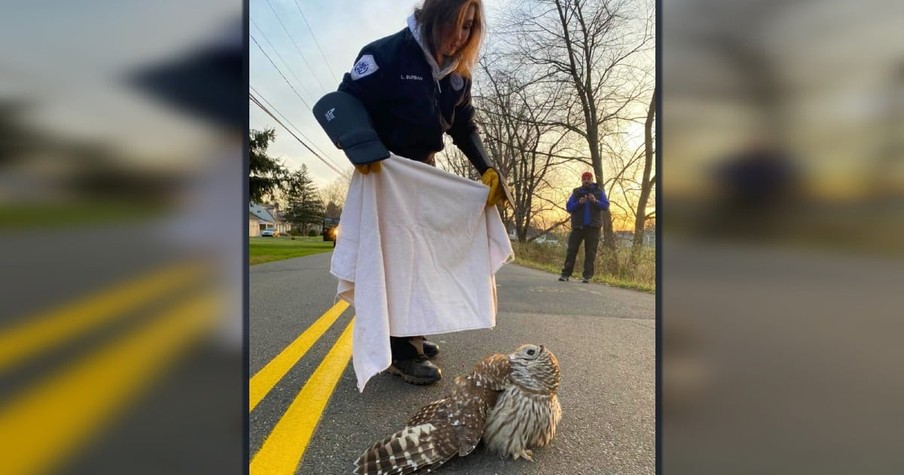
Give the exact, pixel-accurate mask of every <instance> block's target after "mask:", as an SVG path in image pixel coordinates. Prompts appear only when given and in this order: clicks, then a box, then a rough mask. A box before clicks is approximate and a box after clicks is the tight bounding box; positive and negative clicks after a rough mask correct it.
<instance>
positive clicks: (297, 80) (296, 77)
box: [251, 18, 316, 98]
mask: <svg viewBox="0 0 904 475" xmlns="http://www.w3.org/2000/svg"><path fill="white" fill-rule="evenodd" d="M251 23H252V24H253V25H254V26H255V27H257V30H258V31H259V32H260V34H261V36H262V37H263V38H264V41H266V42H267V44H268V45H270V49H272V50H273V52H274V53H276V56H277V57H278V58H279V59H280V60H281V61H282V62H283V64H284V65H285V66H286V67H287V68H288V69H289V72H290V73H292V77H294V78H295V81H296V82H297V84H298V85H299V86H301V89H302V90H303V91H304V92H305V94H307V95H308V97H312V98H313V97H316V96H314V94H311V91H308V89H307V88H306V87H304V83H303V82H302V81H301V79H299V78H298V75H297V74H295V70H294V69H292V65H291V64H289V62H288V61H286V59H285V58H283V57H282V55H281V54H279V50H278V49H276V47H275V46H273V43H271V42H270V39H269V38H267V34H266V33H265V32H264V29H263V28H261V27H260V26H259V25H258V24H257V22H256V21H254V18H251Z"/></svg>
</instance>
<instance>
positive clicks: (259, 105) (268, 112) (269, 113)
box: [248, 92, 342, 176]
mask: <svg viewBox="0 0 904 475" xmlns="http://www.w3.org/2000/svg"><path fill="white" fill-rule="evenodd" d="M248 97H250V98H251V102H253V103H254V104H255V105H256V106H258V107H260V108H261V110H263V111H264V112H266V113H267V115H269V116H270V117H271V118H273V120H275V121H276V123H277V124H279V125H281V126H282V128H284V129H286V132H288V133H289V134H290V135H292V137H295V140H297V141H298V143H300V144H302V145H304V147H305V148H306V149H308V150H309V151H310V152H311V153H313V154H314V156H315V157H317V158H319V159H320V161H322V162H323V163H324V164H325V165H326V166H328V167H330V169H332V170H333V171H334V172H336V173H337V174H338V175H340V176H341V175H342V171H341V170H339V169H338V168H336V167H335V166H334V165H333V164H332V163H330V162H328V161H327V160H326V159H325V158H323V157H321V156H320V154H318V153H317V152H315V151H314V149H312V148H311V147H309V146H308V144H306V143H304V141H303V140H301V139H300V138H298V136H297V135H295V133H294V132H292V131H291V130H290V129H289V128H288V127H286V125H285V124H283V123H282V121H280V120H279V119H277V118H276V116H275V115H273V113H272V112H270V109H268V108H267V106H265V105H263V104H261V103H260V101H259V100H258V99H257V98H256V97H254V95H253V94H251V93H250V92H249V93H248Z"/></svg>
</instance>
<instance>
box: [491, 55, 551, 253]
mask: <svg viewBox="0 0 904 475" xmlns="http://www.w3.org/2000/svg"><path fill="white" fill-rule="evenodd" d="M481 73H482V75H481V79H482V81H481V82H480V84H481V90H480V95H479V96H478V97H477V98H476V103H477V105H478V120H479V122H480V124H481V127H482V130H483V135H484V137H485V138H486V140H485V142H486V145H487V150H488V153H489V154H490V155H491V156H492V158H493V160H494V162H495V164H496V166H497V167H499V169H500V170H501V171H502V172H503V174H504V175H505V176H506V178H507V179H508V181H509V182H510V183H511V190H512V194H513V198H514V203H511V205H512V207H511V210H506V211H505V212H504V214H503V219H504V220H506V222H507V223H508V224H509V225H511V226H513V227H514V231H515V234H516V236H517V237H518V240H519V241H522V242H523V241H525V240H526V239H527V231H528V229H529V228H530V227H531V225H532V224H533V221H534V219H535V217H536V216H538V215H540V214H542V213H545V212H547V211H551V210H555V209H561V207H562V205H561V204H559V203H557V202H554V201H550V200H549V199H548V198H547V196H548V193H545V191H546V190H548V189H550V188H551V185H550V181H549V180H550V176H551V175H552V172H553V171H554V170H555V168H556V167H557V166H558V165H559V164H561V163H562V162H563V161H564V158H562V156H561V153H562V151H563V149H564V147H565V146H566V145H567V141H566V135H567V131H564V130H563V129H561V128H559V127H556V126H554V125H550V124H549V122H550V118H551V117H552V116H553V114H554V113H555V111H556V110H557V108H559V107H560V104H561V102H562V100H563V98H562V96H563V94H562V88H561V87H557V85H556V84H555V83H549V82H545V81H544V78H543V75H542V74H529V72H527V71H521V70H520V68H519V67H518V65H517V64H513V63H512V62H510V61H506V60H505V59H504V58H503V57H500V56H493V55H489V54H488V55H485V56H484V57H483V59H482V60H481ZM547 231H548V230H547Z"/></svg>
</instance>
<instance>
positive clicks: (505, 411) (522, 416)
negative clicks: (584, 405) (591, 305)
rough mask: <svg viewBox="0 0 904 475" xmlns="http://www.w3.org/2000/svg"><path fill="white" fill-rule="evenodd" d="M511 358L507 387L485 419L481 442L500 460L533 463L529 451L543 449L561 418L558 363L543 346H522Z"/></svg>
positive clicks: (554, 432) (531, 453)
mask: <svg viewBox="0 0 904 475" xmlns="http://www.w3.org/2000/svg"><path fill="white" fill-rule="evenodd" d="M513 355H514V356H513V357H512V358H511V359H510V364H511V373H510V375H509V383H508V384H507V385H506V387H505V390H504V391H503V392H502V393H501V394H500V395H499V397H498V398H497V401H496V404H495V405H494V406H493V408H492V410H490V412H489V414H488V415H487V423H486V429H485V430H484V434H483V441H484V443H485V444H486V446H487V449H488V450H489V451H491V452H495V453H498V454H499V455H501V456H502V457H508V456H511V457H512V458H514V459H515V460H517V459H518V458H525V459H528V460H533V452H531V450H530V449H531V448H535V447H544V446H546V445H547V444H548V443H549V441H550V440H552V438H553V437H555V435H556V427H557V426H558V424H559V420H560V419H561V418H562V407H561V406H560V405H559V398H558V396H557V395H556V391H557V390H558V389H559V362H558V360H557V359H556V357H555V355H553V354H552V352H550V351H549V350H547V349H546V348H544V347H543V346H540V347H535V346H533V345H524V346H522V347H521V348H519V351H516V352H515V353H513Z"/></svg>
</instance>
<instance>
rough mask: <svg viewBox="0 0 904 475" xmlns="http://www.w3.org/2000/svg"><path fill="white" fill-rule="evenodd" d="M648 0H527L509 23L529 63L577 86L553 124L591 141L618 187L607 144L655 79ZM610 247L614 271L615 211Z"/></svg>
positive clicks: (608, 231)
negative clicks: (649, 59)
mask: <svg viewBox="0 0 904 475" xmlns="http://www.w3.org/2000/svg"><path fill="white" fill-rule="evenodd" d="M643 6H644V4H643V2H629V1H627V0H522V1H521V2H520V3H518V7H517V9H515V10H513V11H511V12H510V15H509V16H508V17H507V21H506V22H505V23H506V24H505V26H504V27H503V29H504V30H505V31H506V32H507V34H508V35H507V37H508V39H509V41H508V43H509V46H510V48H512V50H513V52H514V54H516V55H517V56H518V57H519V58H521V59H522V60H523V62H524V63H525V64H526V65H531V66H534V67H536V68H539V69H540V70H541V71H544V72H545V73H546V74H548V78H549V80H550V81H555V82H558V83H561V84H564V85H567V86H568V87H569V91H570V95H569V100H568V101H567V102H566V104H565V106H564V107H563V108H562V110H561V113H560V114H559V115H558V116H557V117H556V118H555V119H552V120H550V121H549V122H548V124H549V125H555V126H558V127H561V128H563V129H565V130H568V131H570V132H571V133H573V134H576V135H577V136H579V137H581V138H582V139H583V140H584V141H585V142H586V145H587V152H588V154H589V164H590V165H591V166H592V167H593V170H594V173H595V175H596V177H597V180H598V181H599V182H600V184H601V185H603V186H606V187H607V188H608V189H607V191H610V192H611V186H612V184H613V181H612V180H607V179H606V175H605V174H604V171H605V170H606V169H607V167H605V166H604V162H603V158H604V155H603V151H604V149H605V147H604V145H605V143H606V141H607V139H609V138H610V137H612V136H614V135H618V134H619V133H620V132H621V131H622V130H623V129H624V128H625V127H626V126H627V124H628V123H631V122H637V121H639V119H638V118H636V117H632V114H633V113H634V109H635V108H636V104H637V103H638V101H641V100H642V101H643V103H646V100H645V99H646V98H647V97H648V95H649V93H650V83H651V82H652V81H651V78H650V76H651V74H650V71H648V69H649V67H648V66H644V63H643V61H642V60H643V57H642V55H643V54H645V53H647V52H648V51H649V50H651V49H652V47H653V29H652V18H653V15H652V12H653V11H652V8H650V3H649V2H647V3H646V6H647V8H648V9H647V10H646V11H639V10H638V8H639V7H640V8H641V9H642V8H643ZM638 25H641V26H640V27H638ZM574 160H576V161H581V162H585V163H586V162H587V160H586V159H581V158H575V159H574ZM603 247H604V249H605V250H606V251H607V252H605V254H604V258H603V263H604V266H605V269H606V270H607V271H609V272H614V271H616V270H617V266H618V261H617V259H615V236H614V233H613V226H612V215H611V213H604V219H603Z"/></svg>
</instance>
